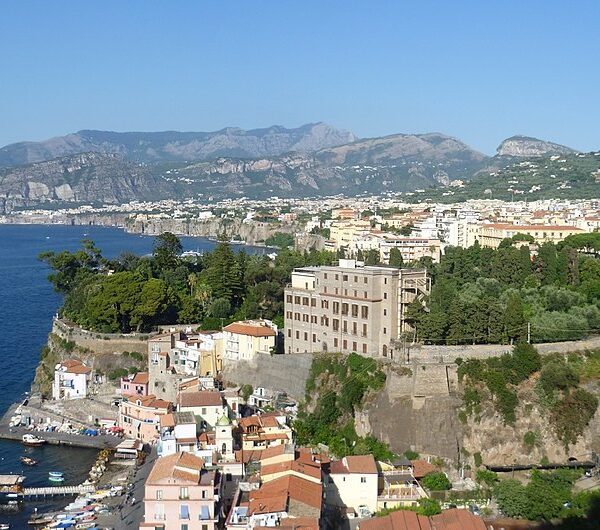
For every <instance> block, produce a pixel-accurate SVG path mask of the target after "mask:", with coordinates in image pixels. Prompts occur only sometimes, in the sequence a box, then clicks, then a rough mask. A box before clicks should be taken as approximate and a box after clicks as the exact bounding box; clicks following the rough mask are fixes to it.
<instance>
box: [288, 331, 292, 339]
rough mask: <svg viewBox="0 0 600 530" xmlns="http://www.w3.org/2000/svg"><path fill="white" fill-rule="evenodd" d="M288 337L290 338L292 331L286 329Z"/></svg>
mask: <svg viewBox="0 0 600 530" xmlns="http://www.w3.org/2000/svg"><path fill="white" fill-rule="evenodd" d="M288 337H290V338H292V330H291V329H288Z"/></svg>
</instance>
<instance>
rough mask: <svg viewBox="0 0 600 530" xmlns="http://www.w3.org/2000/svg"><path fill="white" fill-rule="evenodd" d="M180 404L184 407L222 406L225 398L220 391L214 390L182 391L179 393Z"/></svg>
mask: <svg viewBox="0 0 600 530" xmlns="http://www.w3.org/2000/svg"><path fill="white" fill-rule="evenodd" d="M179 404H180V405H181V406H182V407H221V406H223V399H222V397H221V393H220V392H217V391H212V390H201V391H199V392H182V393H181V394H179Z"/></svg>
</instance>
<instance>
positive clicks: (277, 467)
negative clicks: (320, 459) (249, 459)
mask: <svg viewBox="0 0 600 530" xmlns="http://www.w3.org/2000/svg"><path fill="white" fill-rule="evenodd" d="M288 472H290V473H291V472H296V473H299V474H301V475H307V476H309V477H312V478H316V479H321V470H320V469H319V468H318V467H314V466H311V465H308V464H305V463H303V462H298V461H297V460H288V461H287V462H279V463H277V464H269V465H266V466H261V468H260V474H261V476H262V477H263V478H264V477H265V476H268V475H276V474H278V473H288Z"/></svg>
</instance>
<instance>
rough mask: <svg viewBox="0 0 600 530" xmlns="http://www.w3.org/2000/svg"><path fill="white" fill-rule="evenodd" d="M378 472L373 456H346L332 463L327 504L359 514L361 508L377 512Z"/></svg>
mask: <svg viewBox="0 0 600 530" xmlns="http://www.w3.org/2000/svg"><path fill="white" fill-rule="evenodd" d="M377 493H378V471H377V464H376V463H375V459H374V458H373V455H354V456H345V457H344V458H342V459H341V460H337V461H335V462H331V465H330V467H329V483H328V484H327V502H328V504H332V505H334V506H340V507H347V508H351V509H353V510H354V511H355V512H356V513H358V512H359V506H366V507H367V508H368V509H369V511H371V512H376V511H377Z"/></svg>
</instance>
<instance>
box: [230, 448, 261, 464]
mask: <svg viewBox="0 0 600 530" xmlns="http://www.w3.org/2000/svg"><path fill="white" fill-rule="evenodd" d="M262 453H263V451H262V450H260V449H250V450H239V451H236V452H235V460H236V462H243V463H244V464H247V463H248V462H259V461H260V459H261V455H262Z"/></svg>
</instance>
